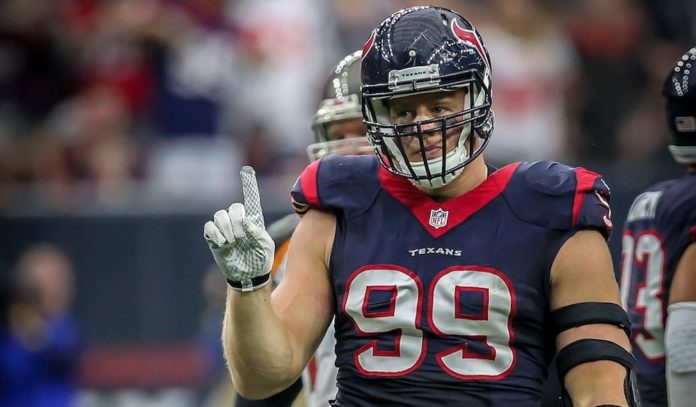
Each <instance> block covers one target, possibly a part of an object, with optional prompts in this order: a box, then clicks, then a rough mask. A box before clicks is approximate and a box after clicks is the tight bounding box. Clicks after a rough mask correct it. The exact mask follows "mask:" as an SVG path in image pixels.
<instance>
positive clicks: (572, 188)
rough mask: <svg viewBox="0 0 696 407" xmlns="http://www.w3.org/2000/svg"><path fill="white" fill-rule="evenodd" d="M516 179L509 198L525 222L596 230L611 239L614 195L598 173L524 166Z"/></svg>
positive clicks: (551, 165)
mask: <svg viewBox="0 0 696 407" xmlns="http://www.w3.org/2000/svg"><path fill="white" fill-rule="evenodd" d="M514 177H515V178H517V180H516V182H513V183H511V185H510V186H509V187H508V191H507V194H508V195H512V196H514V197H515V199H514V200H512V199H509V200H510V201H514V202H515V204H511V205H513V208H514V210H515V212H516V213H517V214H518V216H519V217H520V218H521V219H523V220H525V221H527V222H531V223H534V224H537V225H539V226H543V227H549V228H554V229H559V230H573V229H594V230H597V231H599V232H600V233H602V235H603V236H604V238H605V239H608V238H609V236H610V234H611V231H612V229H613V225H612V222H611V209H610V206H609V199H610V191H609V187H608V186H607V184H606V183H605V182H604V180H603V179H602V177H601V175H599V174H598V173H596V172H593V171H589V170H587V169H584V168H580V167H579V168H573V167H569V166H566V165H563V164H559V163H556V162H552V161H540V162H535V163H523V164H521V165H520V166H519V168H518V170H517V174H515V176H514Z"/></svg>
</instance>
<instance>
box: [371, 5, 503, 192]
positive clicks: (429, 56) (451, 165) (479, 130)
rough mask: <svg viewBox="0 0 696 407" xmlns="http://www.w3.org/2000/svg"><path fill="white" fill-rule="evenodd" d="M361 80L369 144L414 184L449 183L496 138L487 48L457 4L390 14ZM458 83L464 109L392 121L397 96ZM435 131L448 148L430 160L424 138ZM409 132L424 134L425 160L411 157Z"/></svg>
mask: <svg viewBox="0 0 696 407" xmlns="http://www.w3.org/2000/svg"><path fill="white" fill-rule="evenodd" d="M362 85H363V86H362V96H363V101H364V104H363V118H364V120H365V124H366V125H367V129H368V131H367V136H368V140H369V142H370V143H371V144H372V145H373V147H375V152H376V153H377V155H378V157H379V159H380V162H381V164H382V165H383V166H384V167H385V168H386V169H387V170H389V171H390V172H392V173H394V174H397V175H400V176H403V177H406V178H408V179H410V180H411V182H413V183H414V184H418V185H421V186H424V187H426V188H439V187H441V186H443V185H445V184H447V183H449V182H450V181H452V180H453V179H454V178H456V177H457V176H458V175H459V174H460V173H461V172H462V170H463V168H464V166H465V165H467V164H468V163H470V162H471V161H473V160H474V159H475V158H476V157H477V156H478V155H479V154H481V152H482V151H483V150H484V149H485V148H486V146H487V145H488V142H489V141H490V137H491V132H492V130H493V118H494V114H493V111H492V110H491V102H492V99H491V97H492V95H491V64H490V58H489V56H488V51H487V50H486V47H485V46H484V44H483V39H482V38H481V35H480V34H479V32H478V31H477V30H476V28H474V26H473V25H472V24H471V23H470V22H469V21H467V20H466V19H465V18H464V17H462V16H461V15H459V14H458V13H456V12H454V11H452V10H449V9H446V8H440V7H430V6H418V7H410V8H406V9H403V10H400V11H397V12H396V13H394V14H392V15H391V16H389V17H387V18H386V19H385V20H384V21H383V22H382V23H381V24H380V25H379V26H377V28H375V29H374V30H373V31H372V35H371V36H370V38H369V39H368V40H367V42H366V43H365V46H364V48H363V60H362ZM459 89H465V90H466V95H467V97H466V99H467V100H466V101H465V106H464V110H462V111H459V112H456V113H454V114H448V115H444V116H440V117H437V118H433V119H429V120H421V121H414V122H412V123H408V124H393V123H391V122H390V120H389V107H388V104H389V101H390V100H393V99H395V98H400V97H404V96H411V95H415V94H420V93H432V92H452V91H456V90H459ZM459 129H461V132H460V131H459ZM455 130H456V132H459V140H458V142H457V145H456V147H455V148H454V149H452V151H447V145H446V139H447V137H445V135H446V134H452V132H453V131H455ZM436 132H441V133H440V134H442V135H443V136H442V137H441V139H442V151H443V154H442V155H441V156H439V157H436V158H430V159H427V157H426V153H425V149H424V143H423V139H424V137H428V136H429V135H431V134H432V133H436ZM454 134H455V135H456V133H454ZM405 137H409V139H410V138H412V137H417V138H418V143H419V144H420V146H421V159H420V160H417V161H416V160H413V161H409V160H408V158H407V155H406V153H405V151H404V146H403V142H402V140H403V141H405V140H406V139H404V138H405Z"/></svg>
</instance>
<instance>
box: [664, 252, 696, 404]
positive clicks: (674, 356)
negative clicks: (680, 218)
mask: <svg viewBox="0 0 696 407" xmlns="http://www.w3.org/2000/svg"><path fill="white" fill-rule="evenodd" d="M669 304H670V305H669V308H668V316H667V326H666V328H665V350H666V352H667V369H666V375H667V392H668V397H669V405H670V406H689V405H693V400H694V398H696V243H692V244H691V245H689V246H688V247H687V248H686V250H685V251H684V254H683V255H682V257H681V259H680V260H679V263H678V265H677V269H676V271H675V273H674V279H673V280H672V285H671V288H670V294H669Z"/></svg>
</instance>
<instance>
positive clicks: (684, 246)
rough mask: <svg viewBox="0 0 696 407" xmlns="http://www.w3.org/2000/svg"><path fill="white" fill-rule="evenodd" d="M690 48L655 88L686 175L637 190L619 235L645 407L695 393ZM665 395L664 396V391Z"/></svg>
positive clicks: (695, 122)
mask: <svg viewBox="0 0 696 407" xmlns="http://www.w3.org/2000/svg"><path fill="white" fill-rule="evenodd" d="M694 71H696V48H691V49H690V50H689V51H688V52H687V53H686V54H684V55H683V56H682V57H681V58H680V59H679V60H678V61H677V62H676V64H675V65H674V68H673V69H672V71H671V72H670V73H669V75H668V76H667V79H666V80H665V84H664V87H663V90H662V96H663V97H664V100H665V106H666V111H667V121H668V125H669V129H670V131H671V134H672V145H670V146H669V151H670V152H671V153H672V156H673V157H674V159H675V160H676V161H677V162H678V163H680V164H684V165H686V166H687V170H688V173H687V175H685V176H683V177H681V178H678V179H673V180H669V181H664V182H660V183H658V184H656V185H653V186H652V187H650V188H648V189H647V190H646V191H645V192H643V193H642V194H640V195H638V197H636V199H635V200H634V201H633V205H632V206H631V209H630V210H629V213H628V217H627V219H626V223H625V225H624V233H623V237H622V245H623V249H622V255H621V300H622V303H623V306H624V308H625V309H627V310H628V314H629V317H630V320H631V322H632V323H633V335H632V337H631V342H632V345H633V349H634V354H635V356H636V361H637V378H638V384H639V389H640V394H641V399H642V401H643V405H645V406H667V405H668V403H667V401H668V399H669V405H670V406H693V405H694V400H695V399H696V336H695V335H694V334H695V333H696V244H694V242H696V73H695V72H694ZM668 396H669V397H668Z"/></svg>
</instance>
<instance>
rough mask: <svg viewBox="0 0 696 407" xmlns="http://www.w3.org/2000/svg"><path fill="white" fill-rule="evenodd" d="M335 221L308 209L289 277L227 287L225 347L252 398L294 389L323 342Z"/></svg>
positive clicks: (242, 389) (236, 377)
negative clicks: (246, 288) (254, 287)
mask: <svg viewBox="0 0 696 407" xmlns="http://www.w3.org/2000/svg"><path fill="white" fill-rule="evenodd" d="M334 230H335V217H334V216H333V215H331V214H327V213H323V212H320V211H316V210H311V211H309V212H308V213H307V214H306V215H305V216H304V218H303V219H302V221H301V222H300V224H299V225H298V227H297V230H296V231H295V233H294V234H293V237H292V239H291V243H290V249H289V253H288V264H287V274H286V275H285V278H284V280H283V282H282V283H281V284H280V285H279V286H278V288H276V289H275V290H274V291H273V293H272V294H271V289H270V284H269V285H267V286H265V287H263V288H262V289H261V290H258V291H254V292H250V293H244V292H240V291H236V290H233V289H228V295H227V306H226V309H225V320H224V327H223V337H222V339H223V348H224V352H225V358H226V359H227V362H228V365H229V369H230V372H231V374H232V379H233V382H234V385H235V387H236V389H237V391H239V393H240V394H241V395H242V396H244V397H247V398H252V399H257V398H265V397H268V396H270V395H272V394H275V393H277V392H278V391H280V390H282V389H284V388H285V387H287V386H289V385H291V384H292V383H293V382H294V381H295V380H296V379H297V377H299V375H300V374H301V372H302V369H303V368H304V366H305V365H306V364H307V362H308V360H309V358H310V357H311V355H312V353H313V352H314V349H315V348H316V346H317V345H318V343H319V341H320V340H321V338H322V336H323V334H324V332H325V331H326V327H327V326H328V324H329V322H330V320H331V315H332V308H331V296H332V294H331V287H330V285H329V279H328V272H327V263H328V262H327V260H328V253H329V252H330V247H331V244H332V241H333V234H334Z"/></svg>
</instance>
